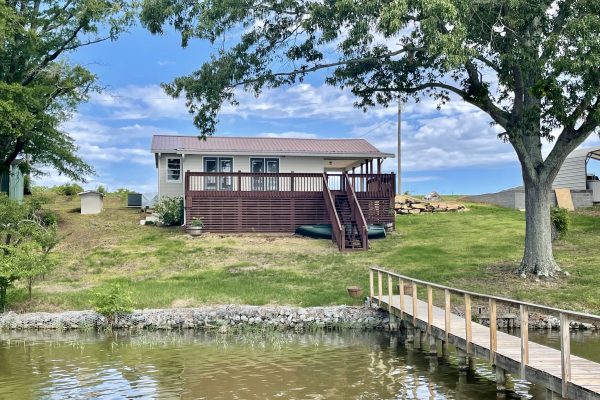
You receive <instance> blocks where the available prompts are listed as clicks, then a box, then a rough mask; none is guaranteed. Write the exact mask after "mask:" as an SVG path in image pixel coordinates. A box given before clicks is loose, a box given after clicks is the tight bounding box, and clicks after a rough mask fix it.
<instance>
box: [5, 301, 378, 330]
mask: <svg viewBox="0 0 600 400" xmlns="http://www.w3.org/2000/svg"><path fill="white" fill-rule="evenodd" d="M388 325H389V320H388V316H387V313H385V312H382V311H378V310H375V309H370V308H368V307H351V306H332V307H309V308H300V307H276V306H238V305H223V306H206V307H200V308H176V309H155V310H153V309H146V310H135V311H133V312H132V313H130V314H121V315H117V316H116V317H115V318H114V321H113V323H112V327H113V328H140V329H219V330H228V329H231V328H235V327H243V326H256V327H261V326H262V327H272V328H273V329H279V330H297V331H303V330H306V329H312V328H330V329H332V328H352V329H384V328H387V327H388ZM107 326H108V320H107V318H106V317H104V316H102V315H100V314H98V313H96V312H94V311H68V312H60V313H43V312H38V313H27V314H16V313H14V312H8V313H5V314H0V329H90V328H96V329H98V328H103V327H107Z"/></svg>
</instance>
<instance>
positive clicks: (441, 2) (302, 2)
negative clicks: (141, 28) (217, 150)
mask: <svg viewBox="0 0 600 400" xmlns="http://www.w3.org/2000/svg"><path fill="white" fill-rule="evenodd" d="M142 21H143V23H144V24H145V26H146V27H147V28H148V29H149V30H150V31H151V32H154V33H162V32H163V31H164V29H165V28H164V27H165V26H166V25H171V26H173V27H174V28H175V29H176V30H178V31H179V32H180V33H181V38H182V45H183V46H186V45H187V44H188V42H189V40H190V39H193V38H200V39H206V40H209V41H210V42H211V43H213V44H214V45H215V48H216V49H217V50H216V51H215V53H214V54H213V55H212V57H211V59H210V61H209V62H206V63H204V64H203V65H202V66H201V67H200V68H199V69H198V70H197V71H195V72H194V73H192V74H190V75H188V76H181V77H178V78H176V79H175V80H174V81H173V82H171V83H169V84H166V85H164V88H165V90H166V92H167V93H168V94H170V95H172V96H180V95H184V96H185V97H186V99H187V104H188V106H189V109H190V112H192V113H194V114H195V120H194V121H195V124H196V125H197V126H198V127H199V128H200V130H201V132H202V134H203V135H210V134H212V133H213V132H214V130H215V124H216V123H217V116H218V110H219V108H220V107H221V106H222V104H223V103H224V102H231V103H233V104H235V95H236V90H237V89H238V88H239V89H242V90H246V91H249V92H252V93H254V94H256V95H258V94H260V93H261V91H262V90H264V89H267V88H276V87H279V86H281V85H291V84H294V83H296V82H300V81H302V80H303V79H304V78H305V76H306V75H307V74H309V73H312V72H316V71H320V70H322V71H323V72H324V73H325V74H326V81H327V82H328V83H329V84H332V85H335V86H339V87H347V88H349V89H350V90H351V91H352V93H354V94H355V95H356V97H357V101H356V105H357V106H358V107H361V108H368V107H371V106H373V105H375V104H383V105H385V106H387V105H389V104H390V103H392V102H395V101H397V99H398V98H401V99H406V98H407V97H409V96H413V97H415V99H417V101H418V99H419V95H421V94H427V95H430V96H432V97H434V98H435V99H437V100H438V101H439V102H440V104H443V103H444V102H446V101H447V100H448V99H449V98H450V97H451V95H452V96H458V97H459V98H461V99H463V100H464V101H467V102H469V103H471V104H473V105H475V106H476V107H478V108H480V109H481V110H483V111H485V112H486V113H488V114H489V115H490V117H491V119H492V120H493V121H494V123H496V124H498V125H500V126H502V127H503V128H504V130H505V132H504V133H503V134H502V135H501V136H502V137H503V138H504V139H505V140H508V141H510V142H511V144H512V145H513V147H514V148H515V150H516V152H517V155H518V156H519V159H520V160H521V162H522V164H523V166H524V172H525V174H526V175H527V176H525V178H527V177H531V178H535V179H538V178H543V179H546V180H547V179H548V178H549V177H552V176H553V175H555V174H556V172H557V170H558V168H559V167H560V163H561V162H562V159H564V157H565V156H566V155H567V154H568V153H569V152H570V151H572V149H574V148H575V147H576V146H577V145H579V144H580V143H581V142H582V141H583V140H584V139H585V138H586V137H588V136H589V135H590V134H591V133H592V132H593V131H594V130H597V126H598V123H599V122H600V102H599V94H600V69H599V68H598V65H600V2H598V1H597V0H537V1H531V0H321V1H306V0H221V1H210V0H145V1H144V2H143V11H142ZM559 133H560V136H558V137H557V135H558V134H559ZM542 139H547V140H554V139H556V145H555V147H554V150H553V152H552V154H551V155H550V157H549V158H548V162H547V163H544V160H543V158H542V154H541V140H542Z"/></svg>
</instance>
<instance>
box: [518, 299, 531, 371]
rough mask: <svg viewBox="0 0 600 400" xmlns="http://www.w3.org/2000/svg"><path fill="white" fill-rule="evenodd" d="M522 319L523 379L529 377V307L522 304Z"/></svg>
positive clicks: (520, 309) (520, 308)
mask: <svg viewBox="0 0 600 400" xmlns="http://www.w3.org/2000/svg"><path fill="white" fill-rule="evenodd" d="M519 311H520V314H521V315H520V317H521V318H520V319H521V379H527V377H526V370H527V364H529V309H528V307H527V306H526V305H523V304H521V305H520V307H519Z"/></svg>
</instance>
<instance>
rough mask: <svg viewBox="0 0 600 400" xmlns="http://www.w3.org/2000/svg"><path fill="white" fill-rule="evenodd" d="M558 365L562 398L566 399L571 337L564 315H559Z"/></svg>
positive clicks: (569, 378) (569, 370)
mask: <svg viewBox="0 0 600 400" xmlns="http://www.w3.org/2000/svg"><path fill="white" fill-rule="evenodd" d="M560 363H561V367H560V371H561V377H562V397H564V398H567V389H568V385H569V382H570V381H571V336H570V332H569V316H568V315H567V314H565V313H560Z"/></svg>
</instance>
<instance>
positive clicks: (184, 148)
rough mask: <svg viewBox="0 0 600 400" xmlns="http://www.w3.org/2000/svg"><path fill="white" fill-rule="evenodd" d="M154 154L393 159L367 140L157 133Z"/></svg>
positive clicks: (153, 142) (153, 146)
mask: <svg viewBox="0 0 600 400" xmlns="http://www.w3.org/2000/svg"><path fill="white" fill-rule="evenodd" d="M151 151H152V152H153V153H187V154H189V153H220V154H251V155H255V154H266V155H279V154H284V155H304V156H330V157H331V156H333V157H341V156H347V157H365V158H380V157H381V158H393V157H394V154H391V153H382V152H381V151H379V150H378V149H377V148H376V147H375V146H373V145H372V144H371V143H369V142H368V141H366V140H365V139H299V138H270V137H233V136H211V137H208V138H206V140H202V139H199V138H198V136H174V135H154V136H153V137H152V147H151Z"/></svg>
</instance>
